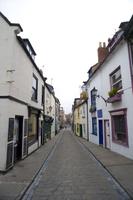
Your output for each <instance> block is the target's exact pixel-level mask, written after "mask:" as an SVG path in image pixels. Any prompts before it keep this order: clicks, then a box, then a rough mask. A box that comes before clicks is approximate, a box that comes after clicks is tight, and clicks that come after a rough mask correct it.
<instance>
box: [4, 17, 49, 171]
mask: <svg viewBox="0 0 133 200" xmlns="http://www.w3.org/2000/svg"><path fill="white" fill-rule="evenodd" d="M0 30H1V32H0V52H1V54H0V129H1V131H0V158H1V159H0V171H6V170H8V169H9V168H11V167H13V166H14V163H15V162H16V161H17V160H20V159H23V158H24V157H26V156H27V155H28V154H30V153H31V152H33V151H34V150H36V149H37V148H38V147H39V146H40V145H41V143H43V141H42V138H43V136H42V135H43V131H42V124H43V112H44V84H45V78H44V77H43V75H42V73H41V72H40V70H39V69H38V67H37V66H36V64H35V61H34V57H35V55H36V53H35V51H34V49H33V47H32V45H31V43H30V41H29V40H28V39H22V38H21V37H20V36H18V34H19V33H20V32H21V31H22V28H21V26H20V25H19V24H14V23H11V22H10V21H9V20H8V19H7V18H6V17H5V16H4V15H3V14H2V13H0Z"/></svg>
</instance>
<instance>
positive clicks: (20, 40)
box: [16, 36, 46, 81]
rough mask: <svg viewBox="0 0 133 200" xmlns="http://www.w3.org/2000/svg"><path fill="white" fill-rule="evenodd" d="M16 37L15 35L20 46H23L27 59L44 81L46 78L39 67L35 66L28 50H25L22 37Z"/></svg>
mask: <svg viewBox="0 0 133 200" xmlns="http://www.w3.org/2000/svg"><path fill="white" fill-rule="evenodd" d="M16 37H17V39H18V42H19V43H20V45H21V47H22V48H23V50H24V52H25V53H26V55H27V56H28V58H29V60H30V61H31V62H32V64H33V65H34V67H35V69H36V70H37V72H38V73H39V75H40V76H41V78H42V79H43V81H46V78H45V77H44V76H43V75H42V73H41V71H40V69H39V68H38V67H37V65H36V63H35V61H34V60H33V59H32V57H31V55H30V53H29V51H28V50H27V48H26V46H25V43H24V41H23V39H22V38H21V37H20V36H16Z"/></svg>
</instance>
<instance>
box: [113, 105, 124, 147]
mask: <svg viewBox="0 0 133 200" xmlns="http://www.w3.org/2000/svg"><path fill="white" fill-rule="evenodd" d="M110 115H111V126H112V141H113V142H114V143H116V144H120V145H122V146H125V147H128V127H127V109H126V108H123V109H118V110H113V111H110ZM114 116H124V122H125V140H118V139H116V137H117V134H116V133H115V123H114Z"/></svg>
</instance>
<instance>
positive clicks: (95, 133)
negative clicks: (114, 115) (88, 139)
mask: <svg viewBox="0 0 133 200" xmlns="http://www.w3.org/2000/svg"><path fill="white" fill-rule="evenodd" d="M94 120H95V124H94ZM94 125H96V132H95V131H94V129H95V128H94ZM92 134H93V135H96V136H97V117H92Z"/></svg>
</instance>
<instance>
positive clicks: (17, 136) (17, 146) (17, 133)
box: [14, 116, 23, 162]
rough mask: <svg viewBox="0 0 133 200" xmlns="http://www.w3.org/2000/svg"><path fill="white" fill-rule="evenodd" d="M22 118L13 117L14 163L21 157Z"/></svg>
mask: <svg viewBox="0 0 133 200" xmlns="http://www.w3.org/2000/svg"><path fill="white" fill-rule="evenodd" d="M22 136H23V117H22V116H15V123H14V162H16V161H17V160H20V159H21V157H22Z"/></svg>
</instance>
